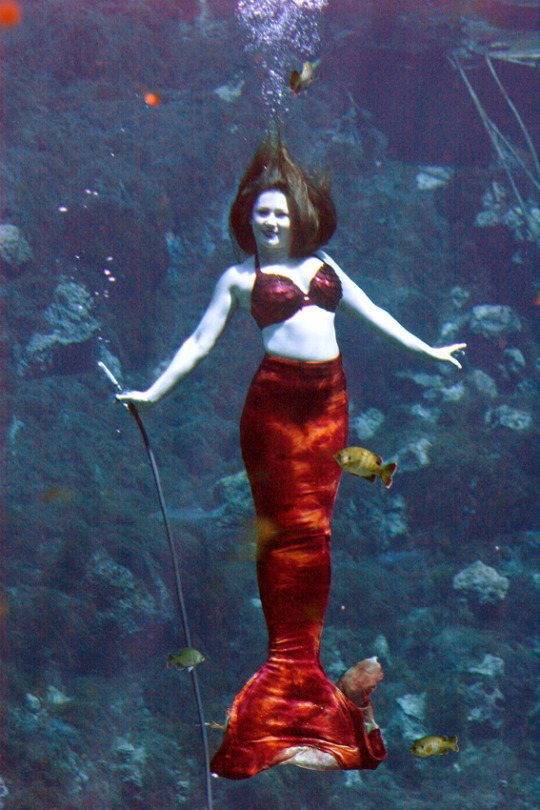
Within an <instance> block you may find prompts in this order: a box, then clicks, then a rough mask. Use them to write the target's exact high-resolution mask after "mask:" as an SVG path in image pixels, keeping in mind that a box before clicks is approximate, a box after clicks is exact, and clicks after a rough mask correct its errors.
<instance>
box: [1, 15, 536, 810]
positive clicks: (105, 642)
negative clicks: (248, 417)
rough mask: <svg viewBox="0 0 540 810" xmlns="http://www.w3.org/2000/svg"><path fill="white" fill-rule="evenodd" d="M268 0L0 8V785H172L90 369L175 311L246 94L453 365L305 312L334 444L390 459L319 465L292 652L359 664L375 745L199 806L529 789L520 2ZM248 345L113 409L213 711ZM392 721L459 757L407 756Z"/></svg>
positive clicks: (346, 259) (247, 129) (173, 771)
mask: <svg viewBox="0 0 540 810" xmlns="http://www.w3.org/2000/svg"><path fill="white" fill-rule="evenodd" d="M274 5H275V6H276V9H277V10H276V14H277V11H279V15H281V16H279V15H278V14H277V18H276V19H271V16H272V15H271V14H269V13H268V9H270V10H271V9H272V6H271V5H270V6H269V5H268V0H266V2H262V0H261V3H260V4H259V7H257V3H256V2H255V0H253V2H252V3H248V2H245V3H242V5H241V6H239V7H238V8H237V4H236V2H233V0H227V2H226V1H225V0H206V2H203V1H202V0H191V2H172V0H171V2H166V0H153V2H152V0H147V1H146V2H144V1H143V0H137V2H127V0H121V2H117V3H111V2H105V0H92V2H90V0H88V2H83V1H82V0H80V2H74V0H63V2H61V1H60V0H54V2H53V0H41V2H37V0H33V1H32V0H27V2H22V3H21V10H22V17H21V20H20V22H19V23H18V24H17V25H14V26H11V25H4V26H3V27H1V28H0V56H1V70H2V83H1V89H2V97H3V104H2V129H1V138H2V177H1V186H0V189H1V196H0V205H1V208H2V214H1V224H2V227H1V228H0V255H1V262H2V264H1V267H0V270H1V273H2V290H3V293H2V327H3V328H2V333H1V334H2V355H1V356H2V380H3V386H2V399H1V402H2V408H1V409H0V418H1V420H2V436H3V438H4V440H3V456H2V462H3V464H2V501H3V503H2V529H3V532H2V554H1V558H0V559H1V562H2V591H1V602H0V622H1V635H0V638H1V656H2V657H1V673H2V676H1V677H2V706H3V712H2V715H1V717H2V721H1V722H2V730H1V733H2V736H1V747H0V777H1V780H0V806H3V807H5V808H16V809H17V810H41V809H42V808H43V809H45V808H47V809H48V810H49V809H51V810H52V808H54V809H55V810H79V808H88V809H89V810H119V809H120V808H122V810H124V808H125V810H139V808H145V809H146V808H152V810H173V809H174V810H176V809H177V808H178V809H179V808H186V809H187V810H196V808H199V810H201V809H202V808H203V807H204V806H205V780H204V769H203V757H202V751H201V745H200V734H199V728H198V718H197V715H196V712H195V707H194V703H193V697H192V692H191V685H190V680H189V676H188V674H187V673H185V672H178V671H176V670H171V669H168V668H167V666H166V663H167V656H168V654H169V653H170V652H173V651H176V650H177V649H178V648H179V647H182V646H183V639H182V634H181V626H180V622H179V616H178V611H177V607H176V602H175V595H174V580H173V574H172V568H171V562H170V557H169V553H168V549H167V543H166V538H165V534H164V531H163V528H162V525H161V523H160V519H159V516H156V515H155V513H156V510H157V502H156V498H155V492H154V489H153V483H152V479H151V474H150V470H149V467H148V465H147V461H146V457H145V453H144V447H143V445H142V443H141V440H140V436H139V434H138V431H137V429H136V426H135V423H134V422H133V420H132V419H131V417H130V416H129V413H127V411H126V410H125V409H124V408H122V407H120V406H118V405H116V404H115V403H114V399H113V391H112V388H111V386H110V384H109V382H108V381H107V379H106V378H105V377H104V376H103V375H102V374H101V372H100V371H99V370H98V368H97V365H96V363H97V360H98V359H102V360H103V361H104V362H106V364H107V365H108V366H109V367H110V368H111V369H112V370H113V371H114V373H115V374H116V375H117V376H118V377H119V379H120V380H121V381H122V383H123V384H124V385H126V386H129V387H135V388H137V387H146V386H147V385H148V384H149V383H150V381H151V380H153V379H154V378H155V376H156V375H157V373H158V371H159V370H160V369H161V368H162V365H160V364H162V363H163V362H164V361H166V360H168V359H170V358H171V357H172V355H173V353H174V351H175V350H176V348H177V347H178V346H179V345H180V343H181V342H182V340H183V339H184V338H185V337H187V335H188V334H190V332H191V331H192V330H193V328H194V327H195V325H196V324H197V322H198V320H199V318H200V316H201V314H202V312H203V311H204V308H205V306H206V304H207V302H208V300H209V296H210V292H211V289H212V287H213V284H214V282H215V281H216V279H217V278H218V276H219V275H220V273H221V272H222V271H223V269H224V268H225V267H226V266H228V265H230V264H231V263H233V262H234V261H235V260H236V259H237V256H236V255H235V252H234V249H233V246H232V243H231V240H230V237H229V233H228V226H227V216H228V210H229V207H230V204H231V202H232V199H233V198H234V194H235V191H236V186H237V183H238V181H239V179H240V177H241V175H242V173H243V171H244V170H245V168H246V166H247V164H248V163H249V161H250V159H251V156H252V153H253V151H254V149H255V148H256V146H257V145H258V144H259V143H260V141H261V140H262V138H263V137H264V134H265V131H266V128H267V126H268V125H269V123H270V120H271V118H272V117H275V116H278V117H279V118H280V119H281V121H282V130H283V136H284V138H285V140H286V142H287V144H288V146H289V147H290V149H291V151H292V153H293V155H294V156H295V158H296V159H297V160H298V161H299V162H300V163H302V164H304V165H307V166H311V167H314V168H318V169H325V170H327V171H328V172H329V174H330V176H331V179H332V190H333V197H334V200H335V203H336V207H337V212H338V229H337V231H336V234H335V236H334V237H333V239H332V241H331V243H330V245H329V246H328V251H329V253H330V254H331V255H332V256H333V257H334V258H335V259H336V260H337V261H338V262H339V264H340V265H341V266H342V267H343V268H344V269H345V270H346V271H347V272H348V273H349V274H350V275H351V276H352V278H353V279H354V280H355V281H356V282H357V283H358V284H359V285H360V286H361V287H362V289H364V290H365V292H366V293H368V295H370V296H371V297H372V298H373V300H375V301H376V302H377V303H378V304H380V305H381V306H382V307H384V308H385V309H387V310H388V311H389V312H391V313H392V314H393V315H394V316H396V317H397V318H398V319H399V320H400V321H401V322H402V323H403V324H404V325H405V326H406V327H407V328H408V329H410V330H411V331H413V332H414V333H415V334H417V335H419V336H420V337H421V338H422V339H423V340H425V341H427V342H428V343H431V344H435V343H441V344H442V343H448V342H454V341H461V340H464V341H466V342H467V343H468V350H467V355H466V357H465V359H464V367H463V370H462V371H461V372H460V371H458V370H457V369H455V368H453V367H449V368H446V366H445V367H442V366H440V365H438V364H436V363H434V364H429V363H425V362H422V361H420V360H418V359H416V358H415V357H413V356H410V355H406V354H404V353H402V352H400V351H398V350H397V349H396V348H394V347H392V346H389V345H387V344H385V343H383V342H382V341H381V340H380V338H379V337H377V336H376V335H374V334H373V333H372V332H370V331H369V330H368V329H366V328H364V327H362V326H361V325H359V324H358V323H357V322H354V321H352V320H349V319H347V318H346V316H345V315H343V314H338V337H339V342H340V346H341V349H342V354H343V359H344V365H345V369H346V373H347V380H348V388H349V397H350V403H351V429H350V440H351V444H359V445H362V446H365V447H368V448H370V449H372V450H374V451H376V452H377V453H379V454H380V455H381V456H383V457H384V458H385V459H394V460H395V459H397V461H398V465H399V469H398V473H397V475H396V478H395V480H394V484H393V487H392V488H391V489H390V490H388V491H387V490H385V489H384V488H383V487H382V486H380V482H377V484H378V485H372V484H369V483H367V482H365V481H363V480H360V479H355V478H353V477H352V476H350V477H349V476H347V477H344V478H343V480H342V484H341V488H340V492H339V496H338V501H337V504H336V507H335V510H334V519H333V536H332V554H333V580H332V591H331V598H330V604H329V608H328V612H327V616H326V624H325V630H324V633H323V641H322V659H323V664H324V666H325V669H326V670H327V672H328V674H329V675H330V676H331V677H332V678H334V679H337V677H339V675H340V674H341V673H342V672H343V670H344V669H346V668H347V667H348V666H350V665H351V664H353V663H356V661H358V660H360V659H362V658H365V657H370V656H372V655H377V656H378V657H379V660H380V661H381V663H382V666H383V669H384V673H385V674H384V679H383V681H381V682H380V683H379V684H378V687H377V690H376V692H375V693H374V695H373V704H374V708H375V716H376V719H377V721H378V722H379V724H380V725H381V728H382V731H383V737H384V739H385V742H386V744H387V747H388V751H389V755H388V758H387V760H386V761H385V762H384V763H383V764H382V765H381V766H380V767H379V768H378V770H376V771H374V772H348V773H345V772H328V773H314V772H310V771H306V770H300V769H294V768H273V769H271V770H269V771H267V772H265V773H262V774H259V775H258V776H256V777H254V778H253V779H251V780H248V781H246V782H242V783H233V782H227V781H226V780H222V779H219V780H213V784H212V787H213V792H214V804H215V807H216V808H227V810H229V808H241V810H256V809H257V808H259V807H260V808H263V807H264V808H266V810H274V809H275V810H282V809H283V808H287V810H316V809H318V808H324V810H326V809H327V808H328V810H331V809H333V808H338V807H339V808H342V807H344V806H345V807H347V808H363V810H380V808H385V809H386V808H388V809H389V810H393V809H394V808H395V809H396V810H398V808H399V810H402V808H403V809H410V810H424V808H425V810H428V808H429V809H430V810H431V808H433V807H440V808H445V809H446V808H448V809H449V808H456V807H460V808H462V807H464V808H470V809H471V810H473V808H474V810H476V808H510V807H511V808H512V810H519V809H520V808H536V807H538V806H539V805H540V782H539V780H538V748H539V741H540V720H539V717H540V708H539V706H540V704H539V695H538V683H539V667H540V661H539V649H540V647H539V644H540V637H539V636H538V618H539V616H538V614H539V604H540V512H539V507H538V502H539V498H538V490H539V487H540V467H539V463H538V450H539V449H540V440H539V421H538V420H539V412H538V389H539V375H540V360H539V348H538V342H539V320H538V313H539V303H540V274H539V271H538V267H539V254H538V233H539V230H537V228H538V229H540V188H539V183H540V177H539V173H538V164H537V161H536V160H535V156H534V154H533V151H534V148H538V146H539V140H540V138H539V135H538V133H539V124H540V121H539V117H540V112H539V111H540V105H539V100H540V85H539V78H538V76H539V74H538V67H536V66H535V65H534V62H535V60H536V56H537V54H538V42H537V39H535V38H534V35H535V34H536V33H537V32H538V29H539V22H540V8H538V7H536V5H535V4H534V3H533V2H530V3H525V2H521V3H519V2H516V3H515V4H512V3H507V2H500V3H495V2H486V3H484V4H478V3H472V2H471V3H457V2H456V3H452V2H448V3H443V2H434V3H431V2H427V0H425V1H424V0H422V2H414V3H413V2H410V3H409V2H399V3H390V2H389V3H386V4H385V3H383V4H381V3H378V2H375V1H374V2H373V3H368V2H364V1H363V0H348V2H347V0H343V2H341V0H328V2H327V3H326V4H324V3H322V2H317V3H313V4H310V3H309V2H307V3H303V4H301V3H299V2H297V0H287V2H285V0H284V3H283V4H279V3H278V2H277V0H276V2H275V3H274ZM261 9H262V11H261ZM248 11H249V12H250V13H249V14H247V12H248ZM0 12H2V4H0ZM259 12H260V13H259ZM262 12H264V13H262ZM283 15H285V16H283ZM287 15H289V16H287ZM1 19H2V14H1V13H0V23H1ZM6 19H7V18H6ZM276 20H277V21H276ZM270 22H272V25H273V26H274V27H273V28H272V26H271V25H270ZM289 23H290V24H289ZM250 26H251V28H250ZM265 26H266V28H265ZM275 26H278V28H277V32H278V34H279V36H276V28H275ZM279 26H281V27H279ZM486 53H491V54H492V55H493V58H492V65H493V67H494V68H495V70H496V74H497V77H498V78H499V79H500V81H501V82H502V86H503V88H504V91H505V92H506V93H507V94H508V97H509V98H510V99H511V101H512V103H513V104H514V105H515V109H516V110H517V112H518V113H519V115H520V116H521V119H522V124H523V127H522V126H521V124H520V122H519V121H518V118H517V117H516V115H515V113H514V112H513V110H512V108H511V107H510V106H509V104H508V101H507V99H506V98H505V95H504V92H503V89H501V87H499V86H498V85H497V82H496V80H495V78H494V76H493V75H492V73H491V72H490V69H489V64H488V62H486V58H485V56H486ZM504 53H506V54H507V55H509V56H511V57H512V59H511V61H507V60H502V59H501V58H500V57H501V55H503V54H504ZM308 58H310V59H312V60H316V59H320V60H321V62H320V64H319V66H318V67H317V69H316V74H315V79H314V81H313V83H312V84H311V85H310V86H309V87H308V88H307V89H306V90H305V91H303V92H302V93H301V94H299V95H298V97H294V96H293V95H292V94H291V93H290V92H289V90H288V79H289V74H290V71H291V70H293V69H295V68H299V67H300V66H301V63H302V61H304V60H305V59H308ZM518 59H519V60H520V61H516V60H518ZM524 59H526V60H528V61H529V62H530V64H523V63H522V62H523V60H524ZM459 66H461V67H462V69H463V72H464V74H465V78H466V79H468V81H469V82H470V85H471V87H472V89H473V91H474V92H475V93H476V94H477V98H478V103H479V105H480V106H481V109H480V106H476V105H475V103H474V101H473V98H472V96H471V92H470V90H469V88H468V87H467V84H466V82H465V81H464V79H463V76H462V75H461V74H460V71H459ZM481 112H482V113H483V115H484V120H482V117H481V114H480V113H481ZM524 128H526V130H527V133H528V136H529V141H530V142H527V138H526V137H525V134H524V131H523V130H524ZM531 146H532V147H533V150H531ZM4 225H10V226H15V228H16V229H18V231H17V230H13V229H11V230H10V229H5V228H4V227H3V226H4ZM261 357H262V348H261V343H260V334H259V332H258V330H257V328H256V327H255V325H254V323H253V322H252V321H251V319H250V318H249V317H248V316H247V315H246V314H244V313H238V314H236V315H235V317H234V319H233V320H232V322H231V323H230V324H229V325H228V327H227V329H226V330H225V332H224V334H223V335H222V337H221V338H220V340H219V342H218V344H217V345H216V347H215V348H214V350H213V351H212V353H211V354H210V355H209V357H208V358H207V359H206V360H205V361H204V362H203V363H202V364H201V365H200V366H199V367H198V368H197V369H196V370H195V371H194V372H193V374H192V375H191V376H190V377H189V378H188V379H187V380H185V381H184V383H183V384H182V385H181V386H180V387H179V388H178V389H177V391H175V393H174V394H173V395H172V396H170V397H169V398H168V399H167V400H165V401H164V402H163V403H161V404H159V405H158V406H156V407H155V408H154V409H153V410H152V411H151V412H149V413H148V415H147V416H145V424H146V426H147V429H148V432H149V434H150V436H151V439H152V443H153V446H154V450H155V453H156V456H157V459H158V463H159V468H160V473H161V480H162V485H163V489H164V492H165V497H166V500H167V504H168V506H169V508H170V510H171V526H172V532H173V537H174V540H175V542H176V544H177V549H178V553H179V557H180V565H181V574H182V581H183V585H184V591H185V597H186V605H187V610H188V613H189V618H190V624H191V631H192V635H193V643H194V646H196V647H197V648H198V649H200V650H202V651H203V652H204V655H205V661H204V662H203V664H201V665H200V666H199V667H198V670H197V671H198V676H199V679H200V684H201V690H202V695H203V702H204V709H205V716H206V719H207V720H208V721H211V722H214V723H218V724H222V723H223V722H224V719H225V712H226V710H227V709H228V708H229V707H230V705H231V702H232V700H233V698H234V696H235V695H236V693H237V692H238V691H239V689H240V688H241V687H242V686H243V684H244V683H245V681H246V680H247V678H248V677H249V676H250V675H251V674H252V673H253V672H254V671H255V670H256V669H257V668H258V667H259V666H260V665H261V664H262V662H263V661H264V658H265V649H266V629H265V625H264V619H263V616H262V612H261V609H260V603H259V602H258V592H257V583H256V578H255V564H254V525H253V519H254V515H253V508H252V505H251V499H250V493H249V488H248V485H247V482H246V479H245V477H244V475H243V465H242V459H241V456H240V449H239V444H238V422H239V417H240V412H241V409H242V405H243V401H244V397H245V393H246V391H247V388H248V385H249V382H250V380H251V377H252V375H253V372H254V370H255V368H256V367H257V365H258V363H259V361H260V359H261ZM478 562H480V563H482V566H480V565H478ZM470 566H474V567H473V568H472V569H470V568H469V567H470ZM463 572H465V574H467V573H468V574H469V577H467V576H466V575H464V574H463ZM425 734H448V735H451V734H457V735H458V739H459V747H460V751H459V753H457V754H456V753H453V752H450V753H449V754H448V755H447V756H445V757H431V758H428V759H419V758H416V757H413V756H412V755H411V754H410V753H409V748H410V745H411V744H412V742H413V741H414V740H415V739H417V738H419V737H422V736H423V735H425ZM208 736H209V746H210V749H211V752H213V751H215V750H216V749H217V747H218V746H219V744H220V741H221V738H222V732H221V731H220V730H219V729H217V730H216V729H213V728H208Z"/></svg>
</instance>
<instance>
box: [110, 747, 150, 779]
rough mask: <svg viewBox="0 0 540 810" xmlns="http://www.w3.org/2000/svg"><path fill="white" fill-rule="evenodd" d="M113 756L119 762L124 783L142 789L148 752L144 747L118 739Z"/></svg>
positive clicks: (119, 769)
mask: <svg viewBox="0 0 540 810" xmlns="http://www.w3.org/2000/svg"><path fill="white" fill-rule="evenodd" d="M112 750H113V754H114V755H115V758H116V759H117V760H118V762H119V765H118V771H119V774H120V779H121V781H122V782H127V783H129V784H132V785H134V786H135V787H139V788H140V787H142V783H143V776H144V766H145V763H146V751H145V749H144V748H143V746H135V745H133V743H130V742H129V741H128V740H126V739H124V738H123V737H118V738H117V739H116V740H115V742H114V745H113V749H112Z"/></svg>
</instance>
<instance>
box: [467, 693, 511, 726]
mask: <svg viewBox="0 0 540 810" xmlns="http://www.w3.org/2000/svg"><path fill="white" fill-rule="evenodd" d="M502 700H504V695H503V694H502V692H501V691H500V689H497V687H494V688H493V689H492V690H491V691H490V692H488V691H487V690H486V688H485V686H484V684H482V683H480V682H479V681H477V682H476V683H473V684H472V685H471V686H469V687H467V689H466V701H467V703H469V704H473V705H472V708H471V709H470V710H469V714H468V715H467V720H468V721H469V723H482V724H489V725H490V726H491V727H492V728H493V729H494V730H498V729H500V727H501V725H502V717H501V709H500V708H499V706H497V702H498V701H502Z"/></svg>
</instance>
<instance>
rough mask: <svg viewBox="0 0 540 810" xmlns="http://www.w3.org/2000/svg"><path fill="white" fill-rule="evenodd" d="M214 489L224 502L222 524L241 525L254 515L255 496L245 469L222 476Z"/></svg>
mask: <svg viewBox="0 0 540 810" xmlns="http://www.w3.org/2000/svg"><path fill="white" fill-rule="evenodd" d="M213 491H214V492H215V493H216V496H217V499H218V500H219V502H220V503H221V504H222V507H221V515H220V517H221V523H222V524H227V525H234V526H239V525H242V524H243V523H245V522H246V520H250V519H251V518H252V517H253V513H254V508H253V498H252V497H251V489H250V486H249V481H248V477H247V473H246V471H245V470H241V471H240V472H238V473H233V474H232V475H226V476H224V477H223V478H220V479H219V481H217V482H216V483H215V485H214V487H213Z"/></svg>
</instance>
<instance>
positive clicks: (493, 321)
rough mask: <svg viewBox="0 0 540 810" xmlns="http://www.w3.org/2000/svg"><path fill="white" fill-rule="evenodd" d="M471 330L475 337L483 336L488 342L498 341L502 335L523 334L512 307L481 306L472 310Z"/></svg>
mask: <svg viewBox="0 0 540 810" xmlns="http://www.w3.org/2000/svg"><path fill="white" fill-rule="evenodd" d="M469 328H470V330H471V332H473V333H474V334H475V335H481V337H484V338H486V339H487V340H498V339H499V338H500V337H501V336H502V335H507V334H509V333H511V332H521V321H520V320H519V318H518V316H517V315H516V313H515V312H514V310H513V309H512V307H508V306H505V305H503V304H479V305H478V306H476V307H473V308H472V312H471V319H470V321H469Z"/></svg>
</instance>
